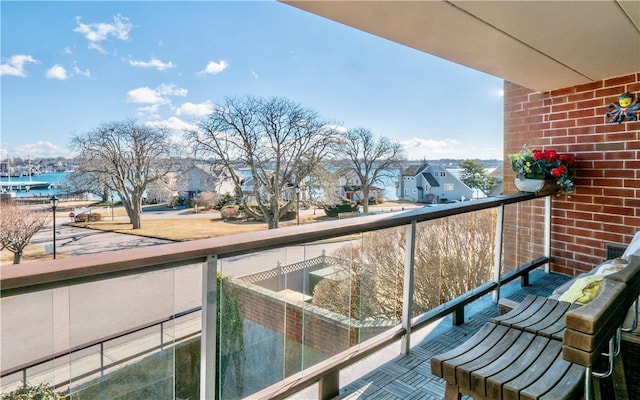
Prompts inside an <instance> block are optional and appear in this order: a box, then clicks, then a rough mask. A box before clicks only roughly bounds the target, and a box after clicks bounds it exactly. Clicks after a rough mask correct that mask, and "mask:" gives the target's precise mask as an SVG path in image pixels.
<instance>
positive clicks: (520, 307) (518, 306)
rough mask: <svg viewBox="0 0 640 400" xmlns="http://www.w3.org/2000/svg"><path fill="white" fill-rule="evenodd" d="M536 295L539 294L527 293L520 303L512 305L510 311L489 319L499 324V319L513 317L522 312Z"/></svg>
mask: <svg viewBox="0 0 640 400" xmlns="http://www.w3.org/2000/svg"><path fill="white" fill-rule="evenodd" d="M538 297H539V296H536V295H533V294H529V295H527V297H525V298H524V300H522V301H521V302H520V303H516V306H515V307H513V309H512V310H511V311H509V312H508V313H506V314H503V315H500V316H497V317H493V318H491V319H490V321H491V322H494V323H496V324H499V323H500V322H501V321H504V320H507V319H510V318H513V317H515V316H516V315H518V314H520V313H521V312H523V311H524V310H526V309H527V308H528V307H529V306H530V305H531V304H532V303H533V302H534V301H535V300H536V299H537V298H538Z"/></svg>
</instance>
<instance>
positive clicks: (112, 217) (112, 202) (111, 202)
mask: <svg viewBox="0 0 640 400" xmlns="http://www.w3.org/2000/svg"><path fill="white" fill-rule="evenodd" d="M111 221H113V193H111Z"/></svg>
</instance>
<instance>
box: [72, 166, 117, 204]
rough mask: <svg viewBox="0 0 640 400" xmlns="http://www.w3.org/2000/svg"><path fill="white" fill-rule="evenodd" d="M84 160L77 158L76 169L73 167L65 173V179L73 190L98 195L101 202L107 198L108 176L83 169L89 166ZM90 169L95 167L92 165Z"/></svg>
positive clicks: (108, 193)
mask: <svg viewBox="0 0 640 400" xmlns="http://www.w3.org/2000/svg"><path fill="white" fill-rule="evenodd" d="M91 164H92V163H87V162H86V160H78V165H79V166H80V167H79V168H78V169H75V170H74V171H72V172H71V173H69V174H68V175H67V181H68V182H69V183H70V185H71V188H72V190H73V191H74V192H77V193H81V192H89V193H93V194H95V195H98V196H100V199H101V200H102V201H103V202H106V201H108V200H109V195H110V194H111V193H110V189H109V185H108V182H107V179H108V177H107V176H105V175H101V174H95V173H93V172H91V171H85V170H84V167H88V166H91ZM92 169H95V167H93V168H92Z"/></svg>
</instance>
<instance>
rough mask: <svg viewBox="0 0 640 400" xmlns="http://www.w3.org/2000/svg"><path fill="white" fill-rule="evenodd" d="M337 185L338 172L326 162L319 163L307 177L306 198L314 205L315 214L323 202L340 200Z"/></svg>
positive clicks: (332, 202)
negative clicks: (332, 169) (332, 170)
mask: <svg viewBox="0 0 640 400" xmlns="http://www.w3.org/2000/svg"><path fill="white" fill-rule="evenodd" d="M337 186H338V178H337V176H336V174H335V173H333V172H331V171H330V170H329V169H328V168H327V166H326V165H325V164H324V163H318V165H317V167H316V168H314V169H313V171H312V172H311V174H309V176H308V177H307V180H306V182H305V191H304V194H305V197H306V198H305V200H307V201H309V202H310V203H311V205H312V206H313V214H314V215H315V213H316V207H321V204H334V203H338V202H339V201H340V198H339V196H338V193H337V192H336V187H337Z"/></svg>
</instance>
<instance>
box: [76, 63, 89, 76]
mask: <svg viewBox="0 0 640 400" xmlns="http://www.w3.org/2000/svg"><path fill="white" fill-rule="evenodd" d="M73 75H82V76H86V77H87V78H91V71H89V69H88V68H87V69H86V70H84V71H83V70H81V69H80V68H78V67H76V66H74V67H73Z"/></svg>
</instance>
